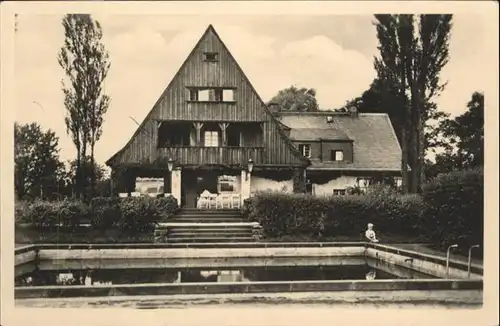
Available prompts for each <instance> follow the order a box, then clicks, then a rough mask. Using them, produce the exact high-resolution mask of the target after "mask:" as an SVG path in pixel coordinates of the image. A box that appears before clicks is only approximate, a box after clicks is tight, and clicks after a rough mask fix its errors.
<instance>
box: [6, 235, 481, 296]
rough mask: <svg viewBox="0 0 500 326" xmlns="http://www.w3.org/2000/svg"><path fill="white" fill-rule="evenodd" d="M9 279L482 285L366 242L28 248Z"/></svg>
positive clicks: (98, 285)
mask: <svg viewBox="0 0 500 326" xmlns="http://www.w3.org/2000/svg"><path fill="white" fill-rule="evenodd" d="M446 274H448V277H446ZM15 277H16V279H15V282H16V283H15V284H16V286H15V298H16V299H23V298H57V297H61V298H62V297H66V298H67V297H99V296H104V297H105V296H117V295H120V296H124V295H125V296H137V295H139V296H141V295H142V296H143V295H176V294H202V295H210V294H220V293H278V292H283V293H284V292H287V293H289V292H312V291H332V292H333V291H385V290H391V291H410V290H412V291H415V290H420V291H440V290H456V291H460V290H482V286H483V283H482V268H481V267H479V266H473V268H472V269H471V274H470V276H469V275H468V273H467V266H466V265H465V266H464V264H462V263H461V262H455V261H451V262H450V263H449V268H448V269H446V267H445V261H444V260H443V259H442V258H440V257H435V256H430V255H423V254H420V253H416V252H412V251H408V250H401V249H397V248H394V247H391V246H384V245H378V244H368V243H288V244H284V243H259V244H255V243H253V244H246V245H241V244H206V245H167V244H151V245H149V244H148V245H125V246H124V245H84V244H82V245H34V246H27V247H24V248H18V249H16V268H15Z"/></svg>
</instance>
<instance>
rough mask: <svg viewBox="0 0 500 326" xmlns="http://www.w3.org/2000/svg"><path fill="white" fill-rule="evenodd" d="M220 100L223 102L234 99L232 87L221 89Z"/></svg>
mask: <svg viewBox="0 0 500 326" xmlns="http://www.w3.org/2000/svg"><path fill="white" fill-rule="evenodd" d="M222 100H223V101H224V102H233V101H234V90H232V89H225V90H223V92H222Z"/></svg>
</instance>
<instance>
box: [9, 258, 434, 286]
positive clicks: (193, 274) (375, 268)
mask: <svg viewBox="0 0 500 326" xmlns="http://www.w3.org/2000/svg"><path fill="white" fill-rule="evenodd" d="M431 278H435V277H434V276H430V275H427V274H423V273H420V272H417V271H414V270H412V269H409V268H404V267H400V266H396V265H392V264H388V263H384V262H380V261H376V260H371V259H365V261H364V264H357V265H336V266H285V267H283V266H279V267H271V266H260V267H242V268H230V269H229V268H228V269H225V268H224V269H221V268H217V269H207V268H183V269H178V268H177V269H171V268H163V267H162V268H128V269H72V268H71V267H69V268H65V266H64V262H62V264H58V269H52V270H39V269H38V268H35V270H34V271H32V272H28V273H25V274H23V275H20V276H18V277H16V279H15V285H16V286H41V285H89V286H91V285H98V284H140V283H192V282H214V283H215V282H262V281H314V280H374V279H431Z"/></svg>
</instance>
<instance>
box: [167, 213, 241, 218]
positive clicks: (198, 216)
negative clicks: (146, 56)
mask: <svg viewBox="0 0 500 326" xmlns="http://www.w3.org/2000/svg"><path fill="white" fill-rule="evenodd" d="M172 217H173V218H242V216H241V215H240V214H175V215H174V216H172Z"/></svg>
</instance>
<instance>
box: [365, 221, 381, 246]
mask: <svg viewBox="0 0 500 326" xmlns="http://www.w3.org/2000/svg"><path fill="white" fill-rule="evenodd" d="M365 237H366V238H367V239H368V240H370V242H378V241H379V240H378V239H377V236H376V235H375V231H373V224H372V223H368V229H367V230H366V232H365Z"/></svg>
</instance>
